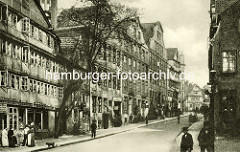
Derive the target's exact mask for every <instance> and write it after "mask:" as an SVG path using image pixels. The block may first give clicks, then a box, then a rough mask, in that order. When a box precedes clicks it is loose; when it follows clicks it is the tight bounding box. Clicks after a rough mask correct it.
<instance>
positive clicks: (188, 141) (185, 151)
mask: <svg viewBox="0 0 240 152" xmlns="http://www.w3.org/2000/svg"><path fill="white" fill-rule="evenodd" d="M182 130H183V136H182V140H181V145H180V148H181V152H191V151H192V150H193V138H192V135H191V134H189V133H188V127H183V128H182Z"/></svg>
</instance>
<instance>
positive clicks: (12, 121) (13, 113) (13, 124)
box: [9, 107, 18, 129]
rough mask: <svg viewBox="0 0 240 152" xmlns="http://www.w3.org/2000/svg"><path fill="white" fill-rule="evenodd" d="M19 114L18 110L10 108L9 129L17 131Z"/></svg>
mask: <svg viewBox="0 0 240 152" xmlns="http://www.w3.org/2000/svg"><path fill="white" fill-rule="evenodd" d="M17 114H18V109H17V108H13V107H9V128H11V129H12V128H13V129H17Z"/></svg>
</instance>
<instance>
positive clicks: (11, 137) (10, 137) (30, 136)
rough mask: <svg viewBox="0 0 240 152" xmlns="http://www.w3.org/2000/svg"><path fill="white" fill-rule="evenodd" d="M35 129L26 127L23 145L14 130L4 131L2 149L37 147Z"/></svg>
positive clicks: (6, 129)
mask: <svg viewBox="0 0 240 152" xmlns="http://www.w3.org/2000/svg"><path fill="white" fill-rule="evenodd" d="M34 132H35V129H34V127H31V126H28V125H26V127H25V128H24V130H23V141H22V144H21V143H20V141H18V140H17V135H16V134H15V133H14V129H9V130H8V128H5V129H3V131H2V136H1V138H2V139H1V145H2V147H16V146H19V145H22V146H25V145H26V146H28V147H33V146H35V138H34Z"/></svg>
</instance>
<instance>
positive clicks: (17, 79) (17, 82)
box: [15, 76, 19, 89]
mask: <svg viewBox="0 0 240 152" xmlns="http://www.w3.org/2000/svg"><path fill="white" fill-rule="evenodd" d="M15 87H16V89H19V76H16V83H15Z"/></svg>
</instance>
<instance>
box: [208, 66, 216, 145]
mask: <svg viewBox="0 0 240 152" xmlns="http://www.w3.org/2000/svg"><path fill="white" fill-rule="evenodd" d="M215 76H216V70H213V69H212V70H210V85H211V94H210V106H209V121H210V128H211V132H210V134H211V135H212V136H214V138H215V122H214V115H215V114H214V100H215V91H216V79H215ZM211 145H214V143H211Z"/></svg>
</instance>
